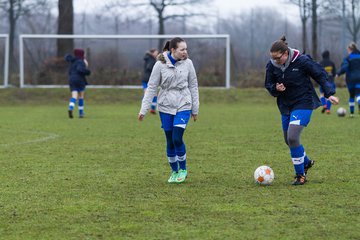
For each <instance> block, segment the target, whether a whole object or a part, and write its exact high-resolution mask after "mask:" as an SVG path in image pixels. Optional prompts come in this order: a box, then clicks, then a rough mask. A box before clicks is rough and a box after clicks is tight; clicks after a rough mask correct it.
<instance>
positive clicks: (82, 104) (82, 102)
mask: <svg viewBox="0 0 360 240" xmlns="http://www.w3.org/2000/svg"><path fill="white" fill-rule="evenodd" d="M78 109H79V116H80V117H82V116H84V99H83V98H79V105H78Z"/></svg>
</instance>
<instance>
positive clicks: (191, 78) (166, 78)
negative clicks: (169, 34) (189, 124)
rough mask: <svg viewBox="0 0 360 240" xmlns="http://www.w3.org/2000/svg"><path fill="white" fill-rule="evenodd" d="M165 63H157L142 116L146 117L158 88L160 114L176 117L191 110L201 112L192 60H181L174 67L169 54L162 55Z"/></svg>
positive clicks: (141, 111)
mask: <svg viewBox="0 0 360 240" xmlns="http://www.w3.org/2000/svg"><path fill="white" fill-rule="evenodd" d="M162 54H163V57H164V59H165V63H163V62H161V61H157V62H156V63H155V65H154V68H153V70H152V73H151V76H150V79H149V83H148V88H147V89H146V92H145V96H144V98H143V100H142V104H141V110H140V114H142V115H145V114H146V113H147V112H148V111H149V109H150V107H151V102H152V99H153V97H154V96H155V95H156V93H157V91H158V88H159V87H160V91H159V94H158V100H157V102H158V110H159V112H163V113H169V114H172V115H175V114H176V113H177V112H180V111H185V110H191V113H192V114H195V115H197V114H198V112H199V90H198V82H197V77H196V72H195V68H194V65H193V63H192V61H191V60H190V59H185V60H181V61H178V62H176V63H175V65H173V64H172V63H171V61H170V59H169V58H168V55H167V52H164V53H162Z"/></svg>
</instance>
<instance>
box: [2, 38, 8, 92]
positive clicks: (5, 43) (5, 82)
mask: <svg viewBox="0 0 360 240" xmlns="http://www.w3.org/2000/svg"><path fill="white" fill-rule="evenodd" d="M0 66H3V67H2V69H1V70H0V71H1V72H2V74H1V75H0V87H1V88H5V87H7V86H8V83H9V35H7V34H0Z"/></svg>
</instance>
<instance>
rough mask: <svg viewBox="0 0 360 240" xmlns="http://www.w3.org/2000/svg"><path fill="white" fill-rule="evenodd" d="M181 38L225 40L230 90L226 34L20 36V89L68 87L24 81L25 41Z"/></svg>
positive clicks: (226, 81)
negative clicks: (49, 39) (44, 39)
mask: <svg viewBox="0 0 360 240" xmlns="http://www.w3.org/2000/svg"><path fill="white" fill-rule="evenodd" d="M174 37H181V38H184V39H189V38H192V39H225V41H226V43H225V45H226V57H225V66H226V71H225V73H226V76H225V86H224V88H230V35H228V34H193V35H186V34H185V35H184V34H182V35H181V34H179V35H65V34H64V35H58V34H21V35H20V36H19V53H20V88H65V87H68V85H31V84H25V79H24V40H25V39H30V38H32V39H41V38H53V39H169V38H174ZM88 88H141V86H140V85H139V86H138V85H121V86H117V85H89V86H88Z"/></svg>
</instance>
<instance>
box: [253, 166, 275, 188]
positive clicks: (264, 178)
mask: <svg viewBox="0 0 360 240" xmlns="http://www.w3.org/2000/svg"><path fill="white" fill-rule="evenodd" d="M254 178H255V182H256V183H258V184H260V185H270V184H271V183H272V182H273V181H274V178H275V175H274V171H273V170H272V169H271V167H269V166H265V165H264V166H260V167H258V168H257V169H256V170H255V172H254Z"/></svg>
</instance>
